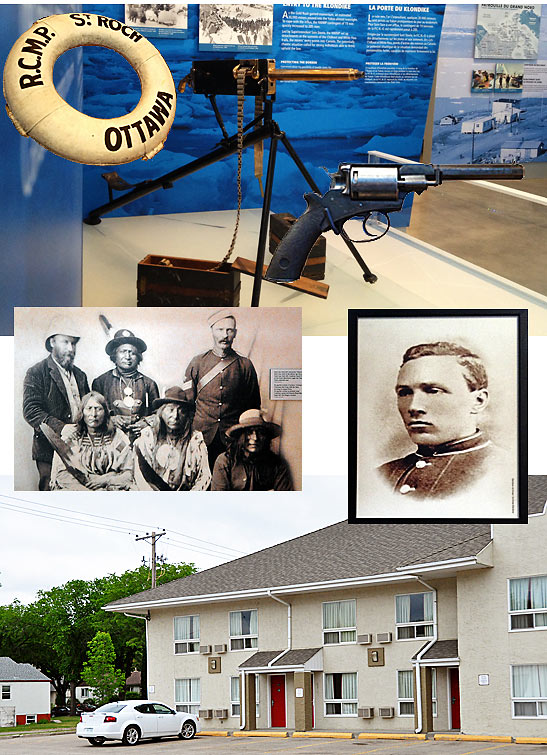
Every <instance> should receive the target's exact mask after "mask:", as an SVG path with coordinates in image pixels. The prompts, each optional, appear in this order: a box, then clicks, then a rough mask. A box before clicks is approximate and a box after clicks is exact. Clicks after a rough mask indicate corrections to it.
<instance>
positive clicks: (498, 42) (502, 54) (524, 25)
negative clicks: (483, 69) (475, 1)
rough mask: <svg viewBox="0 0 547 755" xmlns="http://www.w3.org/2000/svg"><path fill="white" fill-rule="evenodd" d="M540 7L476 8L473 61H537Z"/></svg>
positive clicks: (492, 6) (480, 6)
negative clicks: (483, 59) (494, 59)
mask: <svg viewBox="0 0 547 755" xmlns="http://www.w3.org/2000/svg"><path fill="white" fill-rule="evenodd" d="M540 14H541V5H520V6H516V5H509V6H495V5H479V10H478V13H477V31H476V36H475V57H476V58H505V59H507V60H523V59H524V60H530V59H533V58H537V55H538V46H539V26H540Z"/></svg>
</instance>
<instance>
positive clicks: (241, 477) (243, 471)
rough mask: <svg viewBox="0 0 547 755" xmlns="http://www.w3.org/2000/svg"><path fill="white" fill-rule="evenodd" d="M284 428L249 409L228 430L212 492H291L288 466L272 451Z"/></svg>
mask: <svg viewBox="0 0 547 755" xmlns="http://www.w3.org/2000/svg"><path fill="white" fill-rule="evenodd" d="M279 435H281V427H280V426H279V425H277V424H275V423H274V422H266V421H265V420H264V417H263V416H262V412H261V411H260V409H249V410H248V411H246V412H243V414H242V415H241V417H240V418H239V424H237V425H233V426H232V427H230V428H228V430H227V431H226V436H227V438H228V448H227V450H226V451H225V452H224V453H222V454H220V456H219V457H218V458H217V460H216V462H215V466H214V469H213V481H212V484H211V490H292V489H293V486H292V480H291V475H290V472H289V467H288V465H287V463H286V462H285V461H284V460H283V459H282V458H281V456H279V454H276V453H274V452H273V451H272V450H271V449H270V444H271V441H272V440H273V438H277V437H278V436H279Z"/></svg>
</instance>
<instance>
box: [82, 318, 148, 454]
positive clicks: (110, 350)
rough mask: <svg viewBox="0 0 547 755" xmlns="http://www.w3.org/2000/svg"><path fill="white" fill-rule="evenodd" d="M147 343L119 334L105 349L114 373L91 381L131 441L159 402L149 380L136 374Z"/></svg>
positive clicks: (121, 332) (118, 332)
mask: <svg viewBox="0 0 547 755" xmlns="http://www.w3.org/2000/svg"><path fill="white" fill-rule="evenodd" d="M146 349H147V346H146V343H145V342H144V341H143V340H142V338H137V336H135V334H134V333H132V332H131V331H130V330H126V329H124V330H118V331H117V332H116V333H115V334H114V338H112V339H111V340H110V341H109V342H108V343H107V344H106V346H105V351H106V353H107V354H108V356H109V357H110V359H111V361H112V362H114V369H112V370H109V371H108V372H104V373H103V374H102V375H99V377H97V378H95V380H94V381H93V385H92V388H93V390H94V391H97V392H98V393H102V395H103V396H104V397H105V399H106V403H107V406H108V409H109V411H110V415H111V417H112V421H113V422H114V424H115V426H116V427H118V428H119V429H120V430H123V431H124V432H126V433H127V434H128V435H129V438H130V440H134V438H136V437H137V436H138V435H139V434H140V432H141V431H142V429H143V428H144V427H145V422H144V421H143V420H142V418H143V417H147V416H148V415H149V414H152V412H153V403H154V401H155V400H156V399H158V398H159V395H160V392H159V390H158V386H157V384H156V382H155V381H154V380H152V378H149V377H147V376H146V375H143V373H142V372H139V369H138V368H139V364H140V363H141V361H142V355H143V353H144V352H145V351H146Z"/></svg>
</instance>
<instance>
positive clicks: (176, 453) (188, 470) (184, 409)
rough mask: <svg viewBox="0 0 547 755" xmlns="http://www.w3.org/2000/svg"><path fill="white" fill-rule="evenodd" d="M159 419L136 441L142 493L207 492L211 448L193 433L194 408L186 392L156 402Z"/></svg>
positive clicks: (174, 392) (170, 390) (176, 389)
mask: <svg viewBox="0 0 547 755" xmlns="http://www.w3.org/2000/svg"><path fill="white" fill-rule="evenodd" d="M153 406H154V409H155V410H156V413H155V415H153V416H152V417H149V418H148V421H149V422H150V423H151V424H150V425H149V426H148V427H146V428H145V429H144V430H143V431H142V432H141V435H140V437H139V438H137V440H136V441H135V455H136V463H135V476H136V479H137V484H138V487H139V489H143V490H150V488H152V489H155V490H207V488H208V487H209V484H210V482H211V471H210V469H209V461H208V457H207V446H206V445H205V441H204V440H203V435H202V434H201V432H200V431H199V430H196V431H195V432H192V419H193V404H192V403H191V402H190V401H188V400H187V399H186V398H185V393H184V391H183V390H182V388H179V387H178V386H174V387H173V388H168V389H167V390H166V391H165V398H159V399H156V400H155V401H154V404H153Z"/></svg>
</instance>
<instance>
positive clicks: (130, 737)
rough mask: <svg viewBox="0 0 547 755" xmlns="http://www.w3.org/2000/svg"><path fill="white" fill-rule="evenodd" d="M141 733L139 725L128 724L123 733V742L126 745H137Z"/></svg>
mask: <svg viewBox="0 0 547 755" xmlns="http://www.w3.org/2000/svg"><path fill="white" fill-rule="evenodd" d="M140 738H141V733H140V731H139V728H138V727H137V726H128V727H127V729H126V730H125V731H124V733H123V737H122V742H123V743H124V745H136V744H138V743H139V739H140Z"/></svg>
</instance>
